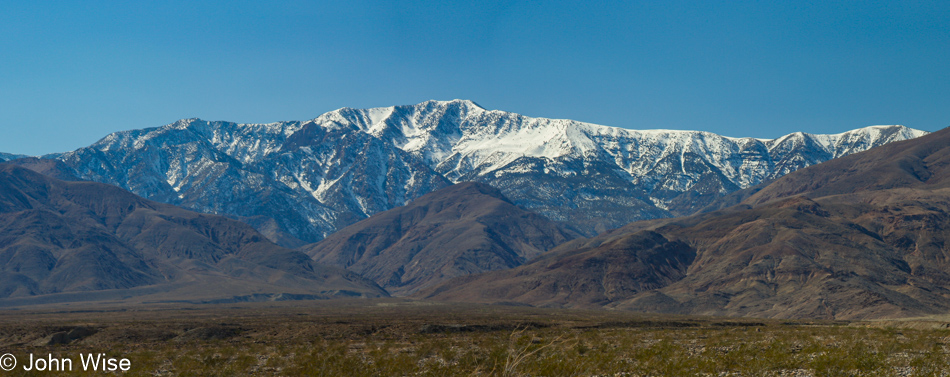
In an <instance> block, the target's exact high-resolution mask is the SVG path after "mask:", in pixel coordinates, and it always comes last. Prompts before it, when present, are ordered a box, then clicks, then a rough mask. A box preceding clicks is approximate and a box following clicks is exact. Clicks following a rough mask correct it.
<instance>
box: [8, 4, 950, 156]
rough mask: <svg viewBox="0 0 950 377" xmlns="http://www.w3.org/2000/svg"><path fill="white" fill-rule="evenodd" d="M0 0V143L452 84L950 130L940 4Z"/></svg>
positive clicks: (501, 103)
mask: <svg viewBox="0 0 950 377" xmlns="http://www.w3.org/2000/svg"><path fill="white" fill-rule="evenodd" d="M0 5H2V9H3V12H2V14H0V56H2V62H3V63H2V64H0V127H2V128H0V129H2V130H3V136H2V137H0V152H8V153H22V154H31V155H37V154H44V153H51V152H63V151H68V150H72V149H75V148H79V147H82V146H86V145H89V144H91V143H93V142H95V141H96V140H98V139H99V138H101V137H103V136H105V135H106V134H108V133H109V132H113V131H119V130H125V129H133V128H146V127H155V126H160V125H164V124H167V123H171V122H173V121H175V120H177V119H181V118H191V117H198V118H202V119H207V120H229V121H235V122H245V123H248V122H253V123H256V122H272V121H280V120H304V119H311V118H314V117H316V116H318V115H320V114H322V113H324V112H326V111H330V110H333V109H336V108H340V107H355V108H365V107H377V106H390V105H405V104H413V103H418V102H421V101H424V100H428V99H443V100H447V99H454V98H463V99H471V100H474V101H476V102H478V103H479V104H481V105H482V106H484V107H486V108H489V109H498V110H505V111H512V112H517V113H521V114H525V115H529V116H538V117H549V118H569V119H575V120H580V121H585V122H591V123H597V124H604V125H610V126H617V127H625V128H638V129H651V128H669V129H695V130H705V131H711V132H715V133H719V134H724V135H727V136H752V137H760V138H772V137H777V136H780V135H782V134H785V133H789V132H794V131H806V132H812V133H837V132H842V131H845V130H848V129H853V128H858V127H864V126H869V125H874V124H904V125H907V126H909V127H914V128H919V129H924V130H928V131H934V130H937V129H940V128H944V127H947V126H950V63H948V62H950V22H947V20H950V2H947V1H933V2H931V1H845V2H836V1H795V2H783V1H675V0H665V1H616V2H597V1H588V2H574V1H482V2H455V1H444V2H432V1H379V2H371V1H340V2H279V1H269V2H256V1H254V2H244V1H233V0H232V1H131V2H129V1H123V2H119V1H114V2H113V1H81V2H80V1H75V2H72V1H57V2H37V1H5V0H0Z"/></svg>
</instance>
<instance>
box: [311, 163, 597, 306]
mask: <svg viewBox="0 0 950 377" xmlns="http://www.w3.org/2000/svg"><path fill="white" fill-rule="evenodd" d="M578 236H579V235H578V234H577V233H575V232H572V231H570V230H567V229H564V228H563V227H562V226H560V225H558V224H557V223H555V222H553V221H551V220H548V219H546V218H544V217H543V216H540V215H538V214H535V213H532V212H529V211H526V210H524V209H521V208H519V207H517V206H515V205H514V204H512V203H511V202H510V201H509V200H508V199H507V198H505V197H504V196H503V195H502V194H501V192H500V191H499V190H498V189H495V188H493V187H491V186H488V185H486V184H482V183H476V182H465V183H459V184H456V185H452V186H449V187H447V188H444V189H442V190H439V191H435V192H432V193H429V194H426V195H424V196H422V197H420V198H418V199H416V200H414V201H413V202H411V203H409V204H408V205H406V206H403V207H397V208H395V209H392V210H389V211H386V212H381V213H378V214H376V215H374V216H372V217H370V218H368V219H366V220H363V221H360V222H358V223H356V224H353V225H351V226H348V227H346V228H343V229H342V230H340V231H338V232H336V233H333V234H331V235H330V236H329V237H327V238H326V239H324V240H323V241H320V242H318V243H316V244H313V245H308V246H306V247H304V248H302V249H300V250H302V251H304V252H306V253H307V254H308V255H310V256H312V257H313V258H314V260H316V261H317V262H319V263H324V264H328V265H333V266H339V267H344V268H347V269H349V270H351V271H354V272H357V273H359V274H361V275H363V276H364V277H366V278H369V279H372V280H373V281H375V282H376V283H378V284H379V285H381V286H382V287H384V288H386V290H388V291H389V292H390V293H392V294H394V295H405V294H409V293H413V292H415V291H416V290H418V289H420V288H424V287H427V286H429V285H432V284H435V283H439V282H442V281H444V280H447V279H449V278H453V277H456V276H463V275H469V274H474V273H479V272H486V271H493V270H501V269H508V268H512V267H517V266H520V265H522V264H524V263H525V262H526V261H528V260H530V259H533V258H535V257H537V256H539V255H541V254H542V253H544V252H546V251H548V250H550V249H552V248H554V247H555V246H557V245H559V244H562V243H564V242H566V241H569V240H571V239H574V238H577V237H578Z"/></svg>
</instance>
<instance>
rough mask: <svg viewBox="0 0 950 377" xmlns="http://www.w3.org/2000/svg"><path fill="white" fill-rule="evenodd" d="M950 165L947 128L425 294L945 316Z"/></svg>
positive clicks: (802, 314)
mask: <svg viewBox="0 0 950 377" xmlns="http://www.w3.org/2000/svg"><path fill="white" fill-rule="evenodd" d="M948 166H950V129H945V130H942V131H940V132H936V133H934V134H931V135H927V136H924V137H921V138H918V139H914V140H908V141H902V142H897V143H893V144H888V145H885V146H883V147H879V148H875V149H872V150H869V151H866V152H862V153H857V154H854V155H851V156H847V157H843V158H840V159H836V160H833V161H829V162H825V163H823V164H820V165H816V166H812V167H809V168H805V169H802V170H799V171H796V172H794V173H791V174H788V175H786V176H784V177H782V178H780V179H778V180H776V181H775V182H774V183H772V184H770V185H768V186H766V187H764V188H762V189H761V190H758V191H757V192H756V193H754V194H752V195H750V196H749V197H748V198H747V199H745V201H744V202H743V203H742V204H740V205H739V206H736V207H731V208H728V209H724V210H720V211H715V212H711V213H706V214H701V215H694V216H689V217H685V218H677V219H662V220H653V221H645V222H636V223H632V224H629V225H627V226H625V227H622V228H620V229H617V230H615V231H612V232H608V233H605V234H602V235H599V236H597V237H594V238H591V239H584V240H577V241H572V242H568V243H566V244H564V245H561V246H559V247H558V248H556V249H555V250H554V251H552V252H550V253H549V254H548V255H546V256H545V257H542V258H539V259H537V260H535V261H532V262H529V263H528V264H526V265H524V266H521V267H517V268H515V269H512V270H506V271H497V272H490V273H486V274H482V275H474V276H469V277H463V278H457V279H454V280H450V281H448V282H446V283H444V284H442V285H440V286H437V287H433V288H432V289H430V290H428V291H425V292H423V293H421V294H420V295H419V297H424V298H427V299H436V300H464V301H477V302H521V303H528V304H533V305H548V306H567V307H612V308H621V309H630V310H644V311H661V312H669V313H690V314H704V315H707V314H712V315H730V316H758V317H780V318H834V319H855V318H887V317H891V318H893V317H910V316H922V315H930V314H935V313H943V312H946V310H947V309H950V275H948V273H947V272H946V271H950V265H948V264H947V261H948V260H950V251H948V249H947V247H946V245H948V244H950V229H948V227H947V224H950V174H948V173H950V172H948V169H947V167H948ZM608 261H609V262H608ZM598 266H604V267H603V268H598ZM624 272H629V274H625V273H624Z"/></svg>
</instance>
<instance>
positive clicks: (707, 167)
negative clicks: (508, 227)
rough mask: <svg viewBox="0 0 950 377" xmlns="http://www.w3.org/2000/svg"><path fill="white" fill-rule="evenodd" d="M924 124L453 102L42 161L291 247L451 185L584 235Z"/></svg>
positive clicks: (205, 126)
mask: <svg viewBox="0 0 950 377" xmlns="http://www.w3.org/2000/svg"><path fill="white" fill-rule="evenodd" d="M922 134H924V132H923V131H917V130H912V129H909V128H906V127H903V126H872V127H866V128H863V129H858V130H852V131H848V132H845V133H841V134H834V135H810V134H805V133H795V134H790V135H786V136H783V137H781V138H777V139H771V140H765V139H753V138H731V137H724V136H719V135H716V134H712V133H708V132H702V131H668V130H667V131H662V130H646V131H638V130H628V129H622V128H615V127H607V126H598V125H593V124H590V123H583V122H577V121H573V120H558V119H546V118H532V117H526V116H523V115H520V114H514V113H508V112H504V111H499V110H486V109H484V108H482V107H481V106H478V105H477V104H475V103H474V102H472V101H468V100H454V101H426V102H423V103H420V104H416V105H407V106H390V107H383V108H373V109H351V108H342V109H338V110H334V111H331V112H327V113H325V114H322V115H320V116H318V117H316V118H314V119H312V120H309V121H302V122H301V121H293V122H275V123H267V124H238V123H231V122H208V121H203V120H199V119H185V120H180V121H177V122H175V123H172V124H169V125H166V126H162V127H154V128H148V129H141V130H129V131H121V132H117V133H113V134H110V135H108V136H106V137H104V138H103V139H102V140H100V141H98V142H96V143H94V144H93V145H91V146H89V147H86V148H80V149H77V150H75V151H72V152H66V153H63V154H59V155H52V156H49V157H51V158H56V159H59V160H61V161H63V162H64V163H65V164H66V165H67V166H68V167H69V168H71V169H73V170H75V171H76V172H77V174H79V176H80V178H83V179H88V180H93V181H97V182H103V183H109V184H114V185H117V186H119V187H122V188H125V189H128V190H130V191H132V192H134V193H136V194H138V195H141V196H143V197H146V198H149V199H152V200H157V201H161V202H165V203H170V204H174V205H179V206H183V207H185V208H188V209H192V210H196V211H200V212H205V213H213V214H222V215H227V216H230V217H232V218H236V219H240V220H242V221H245V222H248V223H249V224H252V225H253V226H254V227H255V228H256V229H258V230H260V231H262V232H263V233H264V234H265V235H267V236H268V237H269V238H270V239H271V240H274V241H276V242H278V243H280V244H282V245H284V246H290V247H297V246H302V245H304V244H306V243H310V242H315V241H318V240H320V239H322V238H324V237H326V236H327V235H329V234H331V233H333V232H334V231H336V230H339V229H341V228H343V227H345V226H346V225H349V224H352V223H355V222H356V221H359V220H361V219H363V218H366V217H368V216H370V215H372V214H374V213H378V212H382V211H385V210H389V209H392V208H395V207H398V206H401V205H404V204H406V203H408V202H409V201H411V200H413V199H415V198H418V197H420V196H422V195H424V194H426V193H428V192H432V191H435V190H438V189H440V188H443V187H446V186H448V185H451V184H453V183H456V182H462V181H478V182H482V183H487V184H490V185H492V186H494V187H497V188H499V189H501V190H502V193H503V194H504V195H505V196H506V197H508V198H509V199H511V200H512V201H513V202H514V203H515V204H517V205H519V206H522V207H524V208H526V209H529V210H532V211H535V212H538V213H540V214H541V215H543V216H545V217H547V218H549V219H552V220H555V221H559V222H563V223H566V224H570V226H572V227H574V228H575V229H576V230H578V231H580V232H582V233H583V234H585V235H588V236H592V235H594V234H596V233H599V232H602V231H605V230H608V229H612V228H616V227H619V226H622V225H624V224H627V223H629V222H632V221H635V220H642V219H650V218H662V217H670V216H674V215H684V214H691V213H693V212H695V211H697V210H699V209H701V208H703V207H705V206H707V205H709V204H710V203H712V202H713V201H715V200H716V199H718V198H720V197H722V196H723V195H726V194H728V193H731V192H734V191H736V190H738V189H742V188H745V187H749V186H751V185H754V184H757V183H761V182H764V181H767V180H771V179H774V178H777V177H779V176H781V175H784V174H786V173H788V172H790V171H794V170H797V169H799V168H801V167H805V166H809V165H812V164H815V163H818V162H822V161H826V160H828V159H831V158H835V157H840V156H842V155H846V154H849V153H852V152H854V151H858V150H864V149H867V148H871V147H874V146H877V145H881V144H885V143H888V142H890V141H895V140H902V139H907V138H913V137H917V136H920V135H922ZM275 208H285V209H287V210H285V211H276V210H275Z"/></svg>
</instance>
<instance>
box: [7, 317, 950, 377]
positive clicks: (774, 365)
mask: <svg viewBox="0 0 950 377" xmlns="http://www.w3.org/2000/svg"><path fill="white" fill-rule="evenodd" d="M300 305H301V304H299V303H297V304H287V305H274V306H269V307H265V306H262V305H247V306H239V307H203V308H198V309H197V310H193V309H194V308H186V309H188V310H179V309H161V310H159V309H156V308H151V309H149V310H144V311H130V310H125V311H110V312H71V313H70V312H42V313H22V312H0V353H7V352H10V353H13V354H14V355H16V356H17V357H18V359H20V360H25V356H26V355H27V354H29V353H33V354H34V355H40V354H42V355H46V354H49V353H51V354H53V355H54V357H70V358H73V359H75V360H77V361H78V356H77V355H78V354H79V353H87V352H105V353H107V354H109V355H110V356H115V357H125V358H128V359H130V360H131V361H132V370H131V371H130V372H128V373H126V374H125V375H131V376H138V375H144V376H234V375H238V376H240V375H255V376H256V375H260V376H302V375H308V376H456V375H460V376H904V375H907V376H940V375H948V373H947V372H946V371H947V370H950V354H948V352H950V350H948V346H947V344H948V340H950V332H948V331H947V330H941V329H911V328H892V327H867V326H864V324H847V323H840V322H838V323H831V322H809V323H785V322H781V321H751V320H723V319H718V318H695V317H694V318H687V317H669V316H663V317H661V316H651V315H640V314H632V313H616V312H603V311H601V312H592V311H591V312H588V311H567V310H551V309H535V308H517V307H489V306H477V305H431V306H428V305H423V306H418V305H408V304H403V303H400V302H395V301H392V302H389V301H383V302H362V303H359V302H356V303H349V304H346V305H328V304H326V303H322V304H309V305H311V306H309V307H302V306H300ZM76 326H86V327H89V328H93V329H95V330H96V331H97V332H96V334H94V335H91V336H88V337H86V338H84V339H81V340H77V341H74V342H72V343H70V344H66V345H33V344H32V343H34V342H35V341H36V340H37V339H42V338H44V337H46V336H48V335H49V334H52V333H54V332H58V331H65V330H69V329H71V328H74V327H76ZM75 369H76V368H74V370H75ZM3 374H4V375H13V376H16V375H22V374H24V372H23V371H22V370H19V371H17V370H15V371H13V372H6V373H3ZM43 375H82V373H79V372H77V371H74V372H72V373H61V374H57V373H43ZM89 375H92V373H90V374H89Z"/></svg>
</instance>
